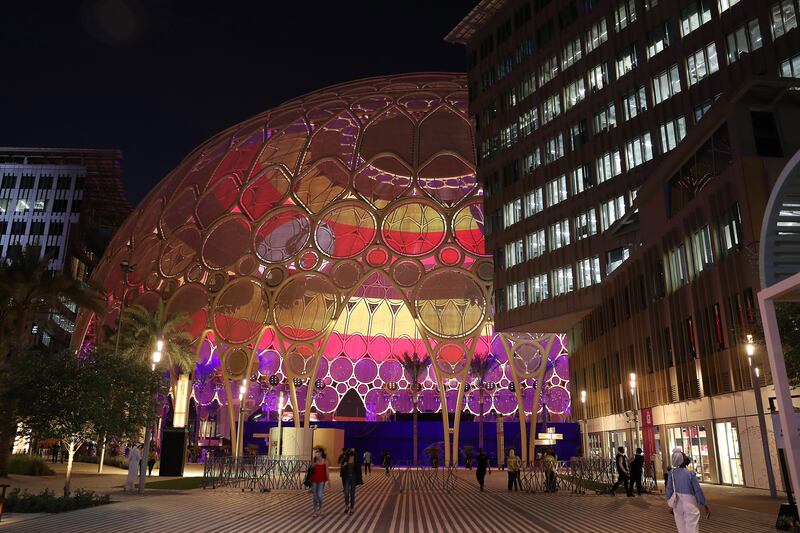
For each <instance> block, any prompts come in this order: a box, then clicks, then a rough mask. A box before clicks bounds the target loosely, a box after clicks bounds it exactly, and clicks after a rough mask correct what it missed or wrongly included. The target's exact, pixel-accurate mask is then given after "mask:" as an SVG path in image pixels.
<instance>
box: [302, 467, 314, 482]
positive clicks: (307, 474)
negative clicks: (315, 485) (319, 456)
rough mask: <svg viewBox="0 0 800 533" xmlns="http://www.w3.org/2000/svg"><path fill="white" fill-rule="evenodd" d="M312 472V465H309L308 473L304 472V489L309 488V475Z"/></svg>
mask: <svg viewBox="0 0 800 533" xmlns="http://www.w3.org/2000/svg"><path fill="white" fill-rule="evenodd" d="M313 471H314V465H310V466H309V467H308V471H307V472H306V478H305V479H304V480H303V485H304V486H306V487H310V486H311V473H312V472H313Z"/></svg>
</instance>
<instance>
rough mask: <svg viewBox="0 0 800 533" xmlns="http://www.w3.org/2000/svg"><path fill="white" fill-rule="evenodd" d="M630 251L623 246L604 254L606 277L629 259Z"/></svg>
mask: <svg viewBox="0 0 800 533" xmlns="http://www.w3.org/2000/svg"><path fill="white" fill-rule="evenodd" d="M630 255H631V251H630V249H628V248H627V247H625V246H621V247H619V248H614V249H613V250H609V251H608V252H606V275H609V274H611V273H612V272H614V271H615V270H616V269H617V268H619V266H620V265H621V264H622V263H624V262H625V261H626V260H627V259H628V257H630Z"/></svg>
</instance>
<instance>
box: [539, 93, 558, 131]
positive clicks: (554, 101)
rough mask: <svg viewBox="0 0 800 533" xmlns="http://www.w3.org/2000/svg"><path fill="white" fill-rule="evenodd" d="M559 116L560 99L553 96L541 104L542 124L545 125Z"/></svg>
mask: <svg viewBox="0 0 800 533" xmlns="http://www.w3.org/2000/svg"><path fill="white" fill-rule="evenodd" d="M560 114H561V98H560V96H559V95H557V94H554V95H553V96H551V97H550V98H547V99H545V101H544V102H542V124H547V123H548V122H550V121H551V120H553V119H554V118H556V117H557V116H558V115H560Z"/></svg>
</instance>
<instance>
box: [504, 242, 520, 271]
mask: <svg viewBox="0 0 800 533" xmlns="http://www.w3.org/2000/svg"><path fill="white" fill-rule="evenodd" d="M524 262H525V249H524V246H523V242H522V239H519V240H516V241H511V242H509V243H507V244H506V268H511V267H513V266H516V265H519V264H521V263H524Z"/></svg>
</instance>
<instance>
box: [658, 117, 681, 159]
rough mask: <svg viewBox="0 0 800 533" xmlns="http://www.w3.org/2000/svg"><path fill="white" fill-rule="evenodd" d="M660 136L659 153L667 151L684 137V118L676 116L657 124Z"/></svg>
mask: <svg viewBox="0 0 800 533" xmlns="http://www.w3.org/2000/svg"><path fill="white" fill-rule="evenodd" d="M658 133H659V136H660V137H661V153H667V152H669V151H670V150H672V149H673V148H675V147H676V146H678V143H679V142H681V141H682V140H683V138H684V137H686V118H684V117H678V118H676V119H675V120H670V121H669V122H665V123H663V124H661V125H659V126H658Z"/></svg>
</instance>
